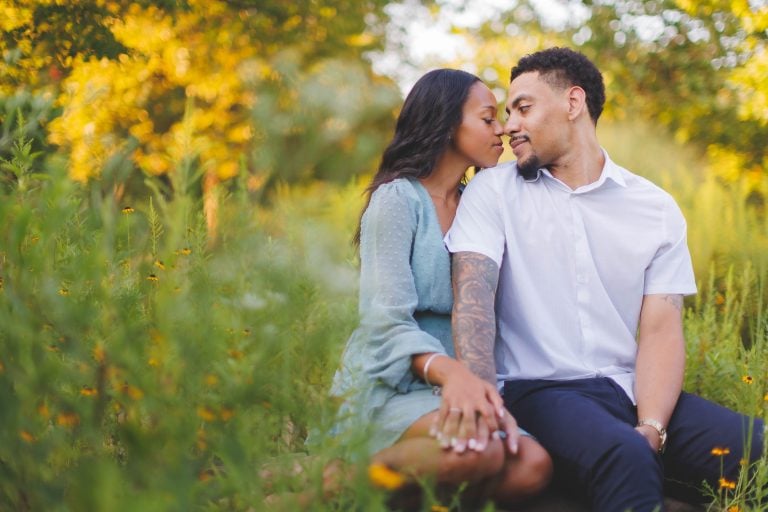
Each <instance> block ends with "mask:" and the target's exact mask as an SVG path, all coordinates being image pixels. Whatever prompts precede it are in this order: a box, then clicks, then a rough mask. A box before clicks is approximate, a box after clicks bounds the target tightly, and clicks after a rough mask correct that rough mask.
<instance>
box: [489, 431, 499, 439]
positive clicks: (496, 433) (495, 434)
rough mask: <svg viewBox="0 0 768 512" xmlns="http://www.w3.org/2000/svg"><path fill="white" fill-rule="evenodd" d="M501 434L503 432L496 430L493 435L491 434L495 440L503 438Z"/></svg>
mask: <svg viewBox="0 0 768 512" xmlns="http://www.w3.org/2000/svg"><path fill="white" fill-rule="evenodd" d="M500 432H501V430H494V431H493V434H491V437H492V438H494V439H499V438H500V437H501V434H500Z"/></svg>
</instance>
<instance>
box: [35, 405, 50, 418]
mask: <svg viewBox="0 0 768 512" xmlns="http://www.w3.org/2000/svg"><path fill="white" fill-rule="evenodd" d="M37 414H39V415H40V416H42V417H43V418H48V417H49V416H50V415H51V411H49V410H48V406H47V405H45V403H42V404H40V405H38V406H37Z"/></svg>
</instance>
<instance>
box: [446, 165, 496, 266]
mask: <svg viewBox="0 0 768 512" xmlns="http://www.w3.org/2000/svg"><path fill="white" fill-rule="evenodd" d="M495 178H496V176H495V175H494V173H493V171H492V170H485V171H481V172H480V173H479V174H477V175H476V176H475V177H474V178H473V179H472V180H471V181H470V182H469V184H468V185H467V187H466V189H465V190H464V193H463V194H462V196H461V201H460V202H459V208H458V210H457V211H456V217H455V218H454V220H453V224H452V225H451V229H450V230H448V233H447V234H446V236H445V244H446V247H448V250H449V251H450V252H452V253H457V252H464V251H466V252H476V253H479V254H482V255H484V256H487V257H489V258H491V259H492V260H493V261H494V262H496V265H498V266H499V267H501V260H502V257H503V255H504V243H505V235H504V221H503V217H502V211H501V201H499V197H498V192H497V191H498V190H499V186H497V185H496V183H495Z"/></svg>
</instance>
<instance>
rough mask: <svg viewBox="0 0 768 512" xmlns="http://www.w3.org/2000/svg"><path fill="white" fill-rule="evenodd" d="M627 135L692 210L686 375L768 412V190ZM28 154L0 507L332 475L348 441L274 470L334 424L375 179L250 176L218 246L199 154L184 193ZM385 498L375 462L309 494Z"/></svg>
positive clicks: (625, 155)
mask: <svg viewBox="0 0 768 512" xmlns="http://www.w3.org/2000/svg"><path fill="white" fill-rule="evenodd" d="M610 128H611V130H610V133H611V136H610V137H609V136H607V135H606V136H605V137H604V139H605V144H606V147H608V149H609V151H610V152H611V155H612V157H613V158H614V160H615V161H617V162H618V163H620V164H622V165H624V166H626V167H628V168H630V169H632V170H634V171H636V172H638V173H640V174H644V175H647V176H649V177H650V178H651V179H653V180H654V181H656V182H657V183H660V184H662V185H663V186H665V187H666V188H667V189H668V190H669V191H670V192H672V193H673V195H675V197H676V198H678V200H679V202H680V204H681V207H682V208H683V211H684V213H685V215H686V217H687V219H688V222H689V232H690V236H689V243H690V246H691V249H692V253H693V258H694V264H695V267H696V271H697V276H698V278H699V288H700V293H699V294H698V295H697V296H696V297H695V298H691V299H689V300H688V302H687V303H686V315H685V331H686V336H687V341H688V372H687V376H686V381H685V386H686V389H688V390H690V391H693V392H696V393H699V394H701V395H703V396H705V397H707V398H710V399H713V400H715V401H717V402H720V403H722V404H724V405H727V406H729V407H733V408H735V409H737V410H740V411H742V412H745V413H747V414H755V415H759V416H761V417H763V418H765V417H766V407H768V402H766V393H768V384H767V383H766V377H765V376H766V375H768V357H766V356H767V355H768V354H766V351H767V350H768V348H767V343H768V342H766V337H768V332H767V331H766V329H767V326H766V319H765V315H764V313H763V311H764V303H765V285H766V277H767V271H766V268H767V266H766V257H767V256H765V254H766V251H765V249H766V247H765V245H766V236H765V234H766V224H765V218H764V215H763V212H762V210H761V209H760V207H759V206H755V205H756V204H759V202H756V201H755V199H754V197H755V196H754V194H753V193H751V192H750V191H749V190H747V189H746V188H745V185H744V184H743V183H735V184H731V185H729V186H726V185H723V184H720V183H718V182H716V181H714V180H712V179H709V178H707V177H706V173H704V172H703V171H695V172H692V169H691V168H692V167H693V168H694V169H696V168H703V167H701V164H697V163H696V162H698V160H697V157H696V155H694V154H691V153H690V152H686V151H682V150H681V149H680V148H679V147H678V146H676V145H675V144H674V143H672V142H670V141H668V140H667V139H664V138H663V137H661V136H659V135H658V134H653V133H651V132H649V131H646V132H636V131H633V129H630V128H629V127H626V126H619V125H616V126H613V127H610ZM627 141H631V142H630V143H627ZM647 148H655V149H654V151H653V153H655V154H656V155H658V157H657V158H649V156H648V155H649V154H653V153H651V152H650V151H649V150H648V149H647ZM17 150H18V151H17V154H16V157H17V158H16V161H12V162H11V161H9V162H7V164H6V165H5V166H4V172H5V173H6V174H5V176H6V177H7V178H8V179H7V180H6V182H5V184H4V186H3V188H2V189H0V190H1V191H0V194H2V197H0V277H2V289H1V290H0V325H2V329H0V417H2V423H1V425H2V426H1V427H0V509H2V510H54V511H55V510H116V511H119V510H163V511H166V510H261V509H263V508H264V506H263V499H264V497H265V495H267V494H269V493H273V492H281V491H293V490H306V489H311V488H317V487H318V486H319V484H320V473H321V467H322V462H323V461H324V460H328V459H329V458H331V457H333V456H334V455H335V454H336V453H337V450H338V446H335V445H334V444H333V443H332V442H326V443H322V444H321V445H320V446H319V448H318V450H317V453H318V456H319V458H318V459H317V461H316V462H314V463H312V464H310V465H308V467H307V469H306V477H307V478H306V479H304V478H300V477H294V476H291V475H282V474H280V475H279V476H277V477H276V478H275V479H274V481H272V482H267V481H266V480H265V479H263V478H261V477H260V476H259V470H260V468H261V467H262V465H263V464H266V463H268V464H275V463H276V464H278V465H279V464H281V463H286V462H287V463H290V461H292V460H295V459H294V457H295V455H294V454H302V453H304V452H305V451H306V447H305V445H304V439H305V437H306V435H307V433H308V431H309V430H310V429H311V428H317V429H319V430H322V429H323V428H324V427H326V426H327V425H328V422H329V421H330V418H331V415H332V411H333V404H332V403H330V402H329V401H328V400H326V398H325V397H326V390H327V387H328V385H329V382H330V378H331V376H332V374H333V370H334V368H335V365H336V364H337V361H338V357H339V353H340V351H341V349H342V347H343V344H344V342H345V340H346V338H347V336H348V335H349V333H350V332H351V330H352V329H353V328H354V325H355V323H356V303H357V297H356V286H357V274H356V273H357V270H356V266H355V265H356V264H355V251H354V249H353V248H352V247H351V245H350V243H349V240H350V238H351V234H352V233H353V230H354V228H355V225H356V221H357V216H358V214H359V208H360V205H361V195H360V194H361V191H362V185H361V184H360V183H350V184H349V185H347V186H332V185H323V184H310V185H307V186H304V187H293V188H283V189H280V190H278V192H277V193H276V194H275V196H274V199H273V201H272V203H271V205H270V206H269V207H268V208H265V207H261V206H259V205H257V204H255V203H254V202H253V201H252V200H251V199H250V198H249V195H248V192H247V191H246V190H245V189H244V188H243V187H239V186H238V184H237V183H234V184H232V186H231V187H230V190H229V191H228V192H227V195H226V196H225V197H223V198H222V202H221V208H220V222H219V226H220V229H219V233H218V236H217V238H216V240H215V241H212V240H209V238H208V234H207V232H206V228H205V222H204V219H203V217H202V207H201V204H200V199H199V197H197V196H196V195H195V194H194V193H192V192H190V191H191V190H194V187H193V186H191V185H190V183H192V180H193V178H194V174H195V169H192V168H191V167H190V166H189V165H187V164H185V163H183V162H182V163H181V164H180V166H179V169H177V172H176V174H175V176H174V181H173V186H174V190H176V191H177V192H176V194H175V195H173V198H172V199H169V198H168V196H167V195H165V194H163V193H160V192H159V189H160V188H161V187H160V186H159V185H158V184H157V183H158V182H151V183H150V186H149V187H147V189H146V190H152V189H153V188H154V189H155V190H158V192H157V193H150V192H146V195H144V196H136V197H120V196H119V195H116V194H115V193H114V189H113V188H112V187H110V186H108V183H105V182H104V181H102V182H94V183H91V184H90V185H87V186H84V185H78V184H75V183H73V182H71V181H70V180H69V179H67V178H66V176H65V175H64V170H63V166H62V165H61V164H60V163H57V161H56V159H49V160H48V161H47V162H46V163H45V164H44V165H43V164H42V163H41V161H40V159H39V158H35V156H34V155H33V154H29V153H26V154H25V153H24V148H23V144H20V145H19V146H18V147H17ZM11 175H15V177H13V178H11ZM21 183H23V186H21V185H20V184H21ZM153 184H154V185H153ZM760 186H762V187H765V184H761V185H760ZM762 190H765V188H763V189H762ZM750 194H751V195H750ZM747 376H749V377H751V379H748V378H747ZM302 460H303V459H302ZM761 464H762V465H761V466H760V468H759V471H758V473H757V476H756V481H752V482H747V481H746V479H744V478H743V479H742V480H741V481H740V482H739V484H738V486H737V487H736V489H734V490H719V489H718V490H714V491H713V507H714V508H713V510H721V509H722V510H726V509H727V508H728V507H730V506H733V505H738V506H739V507H740V510H756V509H750V508H749V505H748V503H747V500H748V498H750V497H754V496H756V495H757V494H758V493H759V492H761V491H759V489H760V488H761V487H766V484H767V483H768V469H767V468H766V463H765V461H763V462H762V463H761ZM307 479H308V481H305V480H307ZM384 501H385V497H384V495H383V493H381V492H380V491H377V490H375V489H373V488H372V487H371V486H370V485H369V484H368V483H367V482H366V480H365V478H364V477H358V478H356V479H350V481H349V482H348V485H347V489H346V490H345V491H344V493H343V494H342V495H341V496H340V497H339V498H338V499H337V500H329V501H327V502H316V503H314V504H313V508H314V509H316V510H349V509H350V508H357V509H359V510H383V509H384Z"/></svg>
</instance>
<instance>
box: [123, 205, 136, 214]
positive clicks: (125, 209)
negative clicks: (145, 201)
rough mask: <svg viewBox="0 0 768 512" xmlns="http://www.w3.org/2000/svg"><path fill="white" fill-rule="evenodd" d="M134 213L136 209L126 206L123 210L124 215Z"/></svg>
mask: <svg viewBox="0 0 768 512" xmlns="http://www.w3.org/2000/svg"><path fill="white" fill-rule="evenodd" d="M133 212H134V209H133V208H131V207H130V206H126V207H125V208H123V214H124V215H128V214H130V213H133Z"/></svg>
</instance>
